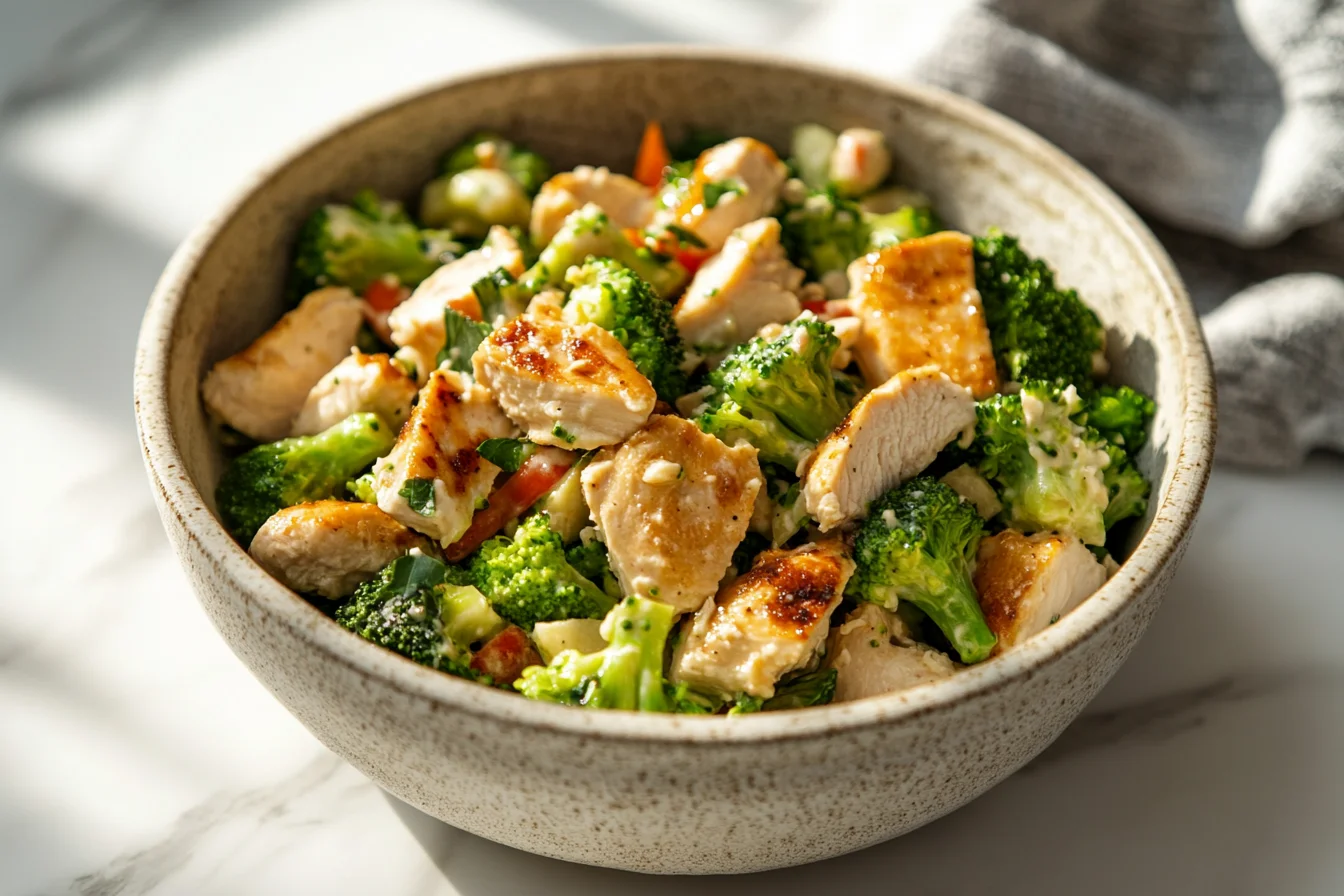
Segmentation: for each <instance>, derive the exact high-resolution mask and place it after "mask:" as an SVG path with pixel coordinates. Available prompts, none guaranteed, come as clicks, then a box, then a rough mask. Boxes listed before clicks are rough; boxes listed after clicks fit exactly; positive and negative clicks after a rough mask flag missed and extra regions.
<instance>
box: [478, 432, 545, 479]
mask: <svg viewBox="0 0 1344 896" xmlns="http://www.w3.org/2000/svg"><path fill="white" fill-rule="evenodd" d="M536 450H537V446H536V445H534V444H533V443H532V442H529V441H527V440H526V439H486V440H485V441H484V442H482V443H481V444H479V445H477V446H476V453H477V454H479V455H480V456H481V457H483V458H485V459H486V460H488V461H490V463H492V464H494V465H495V466H497V467H499V468H500V469H501V470H503V471H504V472H505V473H516V472H518V468H519V467H521V466H522V465H523V461H525V460H527V459H528V458H529V457H531V456H532V452H534V451H536Z"/></svg>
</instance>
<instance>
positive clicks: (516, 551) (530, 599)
mask: <svg viewBox="0 0 1344 896" xmlns="http://www.w3.org/2000/svg"><path fill="white" fill-rule="evenodd" d="M470 569H471V579H472V581H473V582H474V583H475V584H476V587H477V588H480V589H481V591H482V592H483V593H484V594H485V596H486V597H488V598H489V599H490V603H491V604H492V605H493V606H494V608H495V610H496V612H498V613H499V615H501V616H503V617H504V618H505V619H507V620H508V621H510V622H513V623H515V624H517V625H521V626H522V627H523V628H528V629H530V628H531V627H532V626H533V625H535V624H536V623H538V622H549V621H552V620H556V619H573V618H575V617H579V618H587V619H597V618H599V617H601V616H602V615H603V614H604V613H606V612H607V611H608V610H610V609H611V607H612V605H613V604H614V603H615V601H614V600H613V599H612V598H611V597H610V596H609V595H608V594H606V592H604V591H603V590H602V589H601V588H599V587H598V586H597V585H595V584H593V583H592V582H591V581H589V580H588V579H587V578H585V577H584V576H583V575H582V574H581V573H580V572H579V571H578V570H576V569H575V568H574V567H573V566H571V565H570V563H569V561H568V560H567V559H566V558H565V545H564V542H563V541H562V540H561V539H560V536H559V535H557V534H556V533H555V532H553V531H552V530H551V527H550V523H549V522H548V520H547V518H546V515H545V514H544V513H534V514H532V515H531V516H529V517H528V518H527V519H525V520H523V522H522V523H521V524H520V525H519V526H518V530H517V531H516V532H514V534H513V538H509V537H508V536H505V535H500V536H497V537H495V538H492V539H490V540H489V541H487V542H486V543H485V544H483V545H481V548H480V550H479V551H477V552H476V554H475V555H474V556H473V557H472V559H471V565H470Z"/></svg>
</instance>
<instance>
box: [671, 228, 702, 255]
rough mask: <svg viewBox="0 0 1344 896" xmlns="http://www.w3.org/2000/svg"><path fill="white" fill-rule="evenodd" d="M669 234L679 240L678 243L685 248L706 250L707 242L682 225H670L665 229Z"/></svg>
mask: <svg viewBox="0 0 1344 896" xmlns="http://www.w3.org/2000/svg"><path fill="white" fill-rule="evenodd" d="M665 229H666V230H667V232H668V233H670V234H672V235H673V236H674V237H676V238H677V242H678V243H680V244H681V245H683V246H692V247H694V248H696V249H703V248H705V241H704V240H702V239H700V237H698V236H696V235H695V234H694V233H692V232H691V231H689V230H687V229H686V228H685V227H682V226H681V225H680V224H669V225H667V227H666V228H665Z"/></svg>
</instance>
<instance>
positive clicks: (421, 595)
mask: <svg viewBox="0 0 1344 896" xmlns="http://www.w3.org/2000/svg"><path fill="white" fill-rule="evenodd" d="M335 617H336V621H337V622H339V623H340V624H341V625H343V626H345V627H346V628H347V629H349V630H350V631H352V632H354V633H355V634H357V635H359V636H360V637H361V638H364V639H365V640H368V641H372V642H373V643H375V644H378V645H380V646H382V647H386V648H387V649H388V650H392V651H395V652H396V653H399V654H401V655H402V656H404V657H406V658H407V659H409V660H413V661H414V662H417V663H419V664H420V665H422V666H429V667H431V668H433V669H438V670H440V671H443V672H451V673H452V674H454V675H462V676H464V677H467V678H478V677H479V676H478V675H476V673H474V672H472V671H471V670H470V669H469V668H468V665H467V664H468V663H469V662H470V659H471V648H472V645H473V644H476V643H479V642H482V641H486V640H488V639H489V638H491V637H493V636H494V635H496V634H498V633H499V632H500V631H502V630H503V629H504V625H505V623H504V620H503V619H501V618H500V617H499V615H498V614H497V613H495V611H494V610H493V609H491V608H490V603H489V602H488V601H487V600H486V599H485V597H484V595H482V594H481V592H479V591H477V590H476V589H475V588H474V587H472V586H471V585H467V584H463V583H462V572H461V570H457V569H453V568H452V567H447V566H444V565H443V564H442V563H440V562H439V561H438V560H436V559H434V558H433V557H430V556H428V555H425V554H420V553H415V554H408V555H406V556H405V557H399V558H397V559H396V560H393V561H392V562H391V563H390V564H388V565H387V566H385V567H383V569H382V570H380V571H379V573H378V575H377V576H375V577H374V578H373V579H372V580H370V581H368V582H365V583H364V584H363V585H360V586H359V587H358V588H357V589H355V593H354V594H353V595H352V596H351V597H350V599H349V600H347V601H346V602H345V603H343V604H341V605H340V606H339V607H337V608H336V613H335Z"/></svg>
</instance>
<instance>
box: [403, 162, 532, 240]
mask: <svg viewBox="0 0 1344 896" xmlns="http://www.w3.org/2000/svg"><path fill="white" fill-rule="evenodd" d="M531 213H532V202H531V200H529V199H528V198H527V194H526V193H525V192H523V188H522V187H521V186H519V185H518V182H517V181H516V180H514V179H513V178H512V177H510V176H509V175H508V173H506V172H504V171H501V170H499V169H496V168H471V169H469V170H467V171H459V172H458V173H457V174H445V175H444V176H442V177H436V178H434V180H432V181H430V182H429V183H427V184H425V188H424V190H422V191H421V193H420V220H421V221H423V222H424V223H426V224H428V225H431V226H433V227H446V228H448V229H449V230H451V231H452V232H453V233H457V234H461V235H462V236H464V237H471V238H474V239H480V238H481V237H484V236H485V235H486V234H487V233H489V232H490V228H491V227H493V226H495V225H496V224H498V225H500V226H501V227H517V226H520V225H522V224H525V223H527V220H528V217H529V216H530V215H531Z"/></svg>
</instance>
